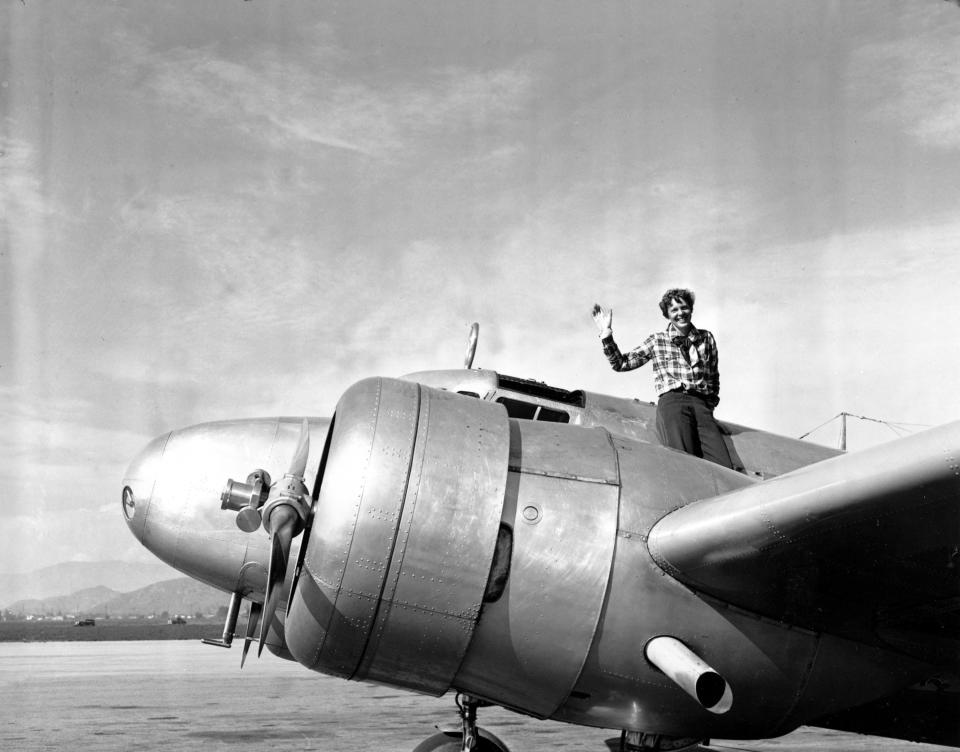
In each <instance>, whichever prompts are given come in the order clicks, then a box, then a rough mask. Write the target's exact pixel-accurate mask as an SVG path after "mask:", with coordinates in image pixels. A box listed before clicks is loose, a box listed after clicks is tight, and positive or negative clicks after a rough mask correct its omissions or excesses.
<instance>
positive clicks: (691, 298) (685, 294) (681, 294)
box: [660, 287, 697, 318]
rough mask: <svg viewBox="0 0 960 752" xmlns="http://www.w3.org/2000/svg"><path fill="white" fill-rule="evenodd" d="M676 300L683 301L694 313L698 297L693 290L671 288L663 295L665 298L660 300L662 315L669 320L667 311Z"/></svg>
mask: <svg viewBox="0 0 960 752" xmlns="http://www.w3.org/2000/svg"><path fill="white" fill-rule="evenodd" d="M674 300H682V301H683V302H684V303H687V304H688V305H689V306H690V310H691V311H692V310H693V304H694V303H695V302H696V300H697V296H696V295H695V294H694V292H693V290H687V289H685V288H683V287H671V288H670V289H669V290H667V291H666V292H665V293H664V294H663V297H662V298H660V313H662V314H663V317H664V318H667V309H668V308H669V307H670V303H671V302H673V301H674Z"/></svg>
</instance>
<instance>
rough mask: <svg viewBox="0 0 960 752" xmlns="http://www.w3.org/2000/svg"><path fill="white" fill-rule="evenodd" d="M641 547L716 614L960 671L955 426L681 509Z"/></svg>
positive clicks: (959, 436)
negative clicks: (732, 612) (729, 612)
mask: <svg viewBox="0 0 960 752" xmlns="http://www.w3.org/2000/svg"><path fill="white" fill-rule="evenodd" d="M648 545H649V549H650V552H651V555H652V556H653V558H654V559H655V560H656V561H657V563H658V564H659V565H660V566H661V568H663V569H664V570H665V571H667V572H668V573H669V574H671V575H672V576H674V577H675V578H676V579H678V580H680V581H681V582H683V583H684V584H686V585H687V586H689V587H691V588H693V589H694V590H696V591H698V592H700V593H702V594H705V595H707V596H713V597H715V598H718V599H720V600H721V601H723V602H724V603H723V604H719V605H718V607H726V606H725V604H732V605H733V606H737V607H740V608H743V609H746V610H749V611H751V612H755V613H758V614H761V615H763V616H766V617H769V618H772V619H776V620H778V621H782V622H787V623H789V624H794V625H797V626H799V627H806V628H809V629H812V630H815V631H822V632H828V633H832V634H835V635H839V636H842V637H848V638H850V639H855V640H858V641H860V642H864V643H867V644H882V645H885V646H887V647H892V648H894V649H896V650H898V651H900V652H904V653H908V654H910V655H912V656H914V657H916V658H919V659H921V660H925V661H928V662H930V663H932V664H934V665H936V666H938V667H943V669H944V670H946V671H953V672H960V422H956V423H952V424H948V425H946V426H942V427H939V428H936V429H931V430H929V431H925V432H923V433H920V434H916V435H914V436H911V437H908V438H905V439H900V440H897V441H893V442H890V443H888V444H884V445H881V446H878V447H874V448H872V449H869V450H867V451H863V452H858V453H855V454H848V455H842V456H839V457H835V458H832V459H828V460H825V461H823V462H820V463H817V464H815V465H811V466H808V467H805V468H803V469H800V470H796V471H794V472H792V473H789V474H786V475H783V476H780V477H778V478H774V479H772V480H769V481H765V482H763V483H758V484H756V485H753V486H750V487H747V488H744V489H741V490H738V491H734V492H731V493H727V494H725V495H722V496H718V497H715V498H711V499H706V500H703V501H699V502H696V503H693V504H690V505H688V506H685V507H682V508H680V509H677V510H675V511H673V512H671V513H670V514H668V515H666V516H665V517H664V518H663V519H661V520H660V521H659V522H658V523H657V524H656V526H655V527H654V528H653V530H652V531H651V533H650V537H649V541H648Z"/></svg>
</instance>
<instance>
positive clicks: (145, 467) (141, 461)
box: [120, 433, 172, 542]
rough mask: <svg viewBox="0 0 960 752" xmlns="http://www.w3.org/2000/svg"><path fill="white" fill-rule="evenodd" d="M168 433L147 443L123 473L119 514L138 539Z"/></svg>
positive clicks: (168, 437)
mask: <svg viewBox="0 0 960 752" xmlns="http://www.w3.org/2000/svg"><path fill="white" fill-rule="evenodd" d="M171 435H172V434H170V433H165V434H163V435H162V436H158V437H157V438H155V439H154V440H153V441H151V442H150V443H149V444H147V446H145V447H144V448H143V450H142V451H141V452H140V454H138V455H137V456H136V457H135V458H134V459H133V461H132V462H131V463H130V466H129V467H128V468H127V472H126V473H125V474H124V476H123V490H122V491H121V496H120V502H121V508H122V510H123V517H124V519H125V520H126V522H127V527H129V528H130V532H132V533H133V535H134V537H136V539H137V540H139V541H141V542H143V531H144V527H145V525H146V520H147V509H148V507H149V505H150V499H151V497H152V496H153V487H154V484H155V483H156V479H157V476H158V474H159V471H160V463H161V460H162V458H163V451H164V448H165V447H166V445H167V441H168V440H169V439H170V436H171Z"/></svg>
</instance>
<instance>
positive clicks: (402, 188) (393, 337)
mask: <svg viewBox="0 0 960 752" xmlns="http://www.w3.org/2000/svg"><path fill="white" fill-rule="evenodd" d="M958 92H960V8H958V7H957V5H956V4H955V3H952V2H944V1H943V0H866V1H864V2H860V1H859V0H842V1H841V0H835V1H834V2H828V1H823V2H813V1H811V2H804V3H797V2H794V0H789V1H783V0H727V2H724V3H715V2H707V0H702V1H697V2H688V1H684V0H675V1H674V2H669V3H667V2H608V1H604V0H599V1H598V2H565V1H563V0H551V1H549V2H547V1H545V0H544V1H541V2H536V1H533V2H525V3H514V2H485V3H474V2H456V1H451V0H442V1H438V2H418V1H416V0H414V1H413V2H405V3H397V2H393V1H392V0H390V1H384V2H364V3H354V2H348V3H334V2H326V3H317V2H308V1H306V0H304V1H299V0H286V1H282V0H274V1H273V2H269V1H267V0H251V1H250V2H243V1H242V0H205V1H204V2H203V3H196V2H192V0H169V1H168V2H163V3H156V2H145V1H141V2H136V1H134V2H123V3H120V2H107V1H103V2H91V3H73V2H68V1H67V0H59V1H55V0H49V1H44V0H26V1H25V2H23V3H20V2H13V1H12V0H8V1H7V2H5V3H3V4H2V5H0V306H2V308H0V420H2V421H3V424H4V430H3V431H2V434H0V484H2V495H0V529H2V530H3V533H2V538H0V572H18V571H30V570H33V569H36V568H39V567H43V566H47V565H51V564H54V563H58V562H62V561H70V560H105V559H120V560H129V561H144V560H149V558H150V554H149V553H147V552H146V551H145V550H144V549H142V548H141V547H140V545H139V544H138V543H137V542H136V541H135V540H134V538H133V537H132V536H131V535H130V534H129V532H128V531H127V529H126V526H125V524H124V523H123V518H122V514H121V512H120V481H121V478H122V477H123V474H124V470H125V469H126V466H127V464H128V463H129V462H130V460H131V459H132V458H133V457H134V456H135V455H136V454H137V452H139V450H140V449H141V448H142V447H143V446H144V445H145V444H146V443H147V442H148V441H149V440H150V439H151V438H152V437H153V436H156V435H158V434H161V433H165V432H166V431H169V430H172V429H175V428H178V427H183V426H187V425H191V424H195V423H200V422H205V421H214V420H222V419H227V418H237V417H251V416H263V415H319V416H322V415H330V414H331V413H332V412H333V409H334V407H335V405H336V402H337V399H338V398H339V396H340V394H342V393H343V391H345V390H346V389H347V387H349V386H350V385H351V384H352V383H354V382H356V381H358V380H360V379H361V378H365V377H367V376H372V375H378V376H399V375H402V374H404V373H408V372H411V371H418V370H424V369H432V368H458V367H461V366H462V364H463V358H464V351H465V349H466V342H467V336H468V333H469V328H470V325H471V323H472V322H474V321H476V322H479V324H480V337H479V344H478V348H477V356H476V360H475V362H474V365H475V366H478V367H483V368H492V369H495V370H499V371H501V372H503V373H508V374H511V375H514V376H520V377H526V378H535V379H538V380H541V381H545V382H547V383H550V384H553V385H556V386H562V387H566V388H570V389H574V388H583V389H588V390H591V391H597V392H604V393H608V394H617V395H624V396H636V397H639V398H641V399H643V400H653V399H654V398H655V392H654V390H653V378H652V374H651V373H650V372H649V369H644V370H641V371H636V372H633V373H628V374H618V373H614V372H613V371H611V370H610V368H609V366H608V365H607V364H606V361H605V359H604V358H603V355H602V352H601V348H600V345H599V342H598V339H597V336H596V335H597V331H596V328H595V326H594V323H593V320H592V318H591V316H590V308H591V306H592V304H593V303H594V302H595V301H597V302H600V303H601V304H603V305H604V306H608V307H612V308H613V311H614V334H615V336H616V338H617V340H618V342H619V343H620V344H621V346H622V347H623V348H624V349H627V348H631V347H634V346H636V345H638V344H639V343H640V342H641V341H642V339H643V338H644V337H645V336H646V335H647V334H649V333H650V332H652V331H654V330H657V329H659V328H661V327H662V326H663V324H664V321H663V319H662V317H661V315H660V311H659V308H658V307H657V302H658V300H659V298H660V296H661V294H662V293H663V291H664V290H666V289H667V288H670V287H689V288H691V289H693V290H694V291H695V292H696V294H697V305H696V310H695V314H694V322H695V323H696V324H697V325H698V326H700V327H702V328H706V329H709V330H711V331H712V332H713V333H714V335H715V336H716V338H717V341H718V344H719V347H720V363H721V404H720V406H719V408H718V410H717V416H718V418H720V419H721V420H730V421H733V422H736V423H741V424H745V425H750V426H755V427H758V428H762V429H765V430H769V431H774V432H777V433H781V434H785V435H788V436H794V437H799V436H801V435H803V434H805V433H807V432H810V431H812V430H813V429H815V428H816V429H817V430H816V431H814V432H813V433H812V434H811V435H810V437H808V440H813V441H817V442H819V443H823V444H828V445H836V442H837V439H838V431H839V428H838V426H839V421H838V420H836V419H835V416H837V415H838V414H839V413H841V412H847V413H851V414H853V415H859V416H864V417H866V418H871V419H872V420H869V421H868V420H854V419H851V421H850V422H849V424H848V448H849V449H851V450H857V449H862V448H867V447H869V446H872V445H874V444H876V443H879V442H881V441H888V440H895V439H896V438H897V437H898V436H899V435H902V434H905V433H908V432H910V431H916V430H922V429H923V428H924V427H927V426H932V425H937V424H941V423H945V422H949V421H951V420H955V419H958V418H960V404H958V401H960V400H958V397H957V395H958V393H960V392H958V391H957V389H956V387H955V385H954V383H953V382H952V381H951V377H950V374H956V373H958V372H960V346H958V340H957V337H956V336H955V332H956V323H957V319H958V315H960V303H958V302H957V294H956V291H957V287H958V282H960V253H957V249H958V248H960V212H958V210H957V196H958V195H960V194H958V190H957V189H958V176H960V94H958ZM831 419H833V420H831ZM876 421H885V422H884V423H880V422H876ZM823 424H825V425H823ZM890 424H894V425H890Z"/></svg>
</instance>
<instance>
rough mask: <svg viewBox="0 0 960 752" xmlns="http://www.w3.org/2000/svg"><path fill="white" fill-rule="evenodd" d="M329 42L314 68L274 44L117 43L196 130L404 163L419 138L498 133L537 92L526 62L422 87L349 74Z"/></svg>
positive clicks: (320, 33) (455, 72)
mask: <svg viewBox="0 0 960 752" xmlns="http://www.w3.org/2000/svg"><path fill="white" fill-rule="evenodd" d="M330 36H331V35H330V33H329V30H328V29H327V28H326V27H322V26H321V27H318V29H317V30H316V50H315V51H314V52H312V54H311V56H310V59H309V60H308V61H307V62H309V66H308V65H305V64H304V63H303V62H301V63H297V62H294V61H295V60H296V58H295V57H294V56H290V55H282V54H280V51H279V50H277V49H276V48H273V47H269V46H266V45H261V46H260V47H259V48H258V49H256V50H254V51H252V52H250V53H248V54H247V55H246V56H245V57H244V58H243V59H242V60H231V59H229V58H227V57H223V56H220V55H218V51H217V50H216V49H215V48H213V47H212V46H211V47H203V48H181V49H179V50H174V51H165V52H164V54H162V55H160V54H158V53H151V52H148V51H146V50H145V48H146V47H148V45H147V43H146V42H145V41H144V40H143V39H138V38H136V37H133V36H132V35H130V34H127V35H124V36H122V37H118V38H117V39H116V40H115V48H116V49H117V50H118V51H119V52H120V53H121V54H122V55H123V56H124V57H125V58H128V59H129V62H130V65H131V66H133V67H136V68H137V69H138V70H139V71H140V74H141V76H142V77H143V78H145V83H146V90H148V91H149V92H150V93H151V95H152V96H155V97H157V98H159V100H160V101H163V102H164V103H166V104H167V105H168V106H169V107H171V108H174V109H176V110H179V111H181V112H184V113H189V114H192V116H193V117H194V118H195V119H196V120H197V121H202V120H213V121H219V122H222V123H229V124H230V125H231V126H232V127H234V128H236V129H238V130H241V131H243V132H244V133H245V134H246V135H247V136H248V137H255V138H258V139H262V140H264V141H266V142H268V143H270V144H272V145H273V146H275V147H286V146H289V145H290V144H291V143H301V144H302V143H311V144H316V145H320V146H324V147H327V148H331V149H336V150H344V151H348V152H355V153H357V154H361V155H366V156H375V157H379V158H384V157H392V158H399V157H402V155H403V151H402V150H403V148H404V146H405V145H406V144H407V143H408V142H409V141H410V140H412V139H422V138H424V137H430V136H433V135H435V134H438V133H444V132H446V131H447V130H449V129H459V128H463V127H467V126H469V127H471V128H476V127H478V126H482V125H484V124H487V125H489V124H490V123H491V122H495V121H496V120H497V119H498V118H502V117H504V116H505V115H509V114H511V113H512V112H515V111H516V109H517V108H518V107H519V106H521V104H522V103H524V102H525V101H526V100H527V98H528V97H529V95H530V92H531V90H532V77H531V75H530V73H529V71H528V67H527V66H526V64H525V63H524V62H523V61H521V62H519V63H518V64H517V65H516V67H497V68H494V69H490V70H468V69H464V68H459V67H445V68H442V69H436V70H425V71H423V72H422V74H421V75H420V76H418V77H417V83H416V84H411V83H409V82H407V81H395V80H389V79H387V78H385V77H380V78H378V77H377V76H376V75H373V74H371V75H368V76H366V77H364V76H362V75H356V73H355V72H353V73H347V72H341V71H340V67H341V66H342V65H343V64H344V60H345V59H346V57H347V56H346V55H345V54H344V52H343V51H342V50H340V49H339V48H337V47H336V45H335V44H334V43H333V42H332V41H331V38H330ZM300 60H303V58H302V57H301V58H300Z"/></svg>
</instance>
